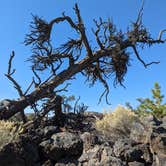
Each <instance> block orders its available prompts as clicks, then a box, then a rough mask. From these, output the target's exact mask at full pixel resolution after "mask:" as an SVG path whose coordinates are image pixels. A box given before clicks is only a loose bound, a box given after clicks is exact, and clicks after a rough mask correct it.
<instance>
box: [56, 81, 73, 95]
mask: <svg viewBox="0 0 166 166" xmlns="http://www.w3.org/2000/svg"><path fill="white" fill-rule="evenodd" d="M70 85H71V84H70V83H67V84H66V85H65V86H64V87H63V88H61V89H59V90H56V91H55V94H56V93H59V92H62V91H65V92H67V90H66V89H67V87H68V86H70Z"/></svg>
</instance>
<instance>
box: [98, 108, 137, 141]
mask: <svg viewBox="0 0 166 166" xmlns="http://www.w3.org/2000/svg"><path fill="white" fill-rule="evenodd" d="M138 120H139V118H138V116H137V115H136V114H135V113H134V112H133V111H131V110H129V109H126V108H124V107H123V106H118V107H117V108H116V109H115V110H114V111H113V112H112V113H111V112H109V113H108V112H107V113H105V114H104V117H103V119H101V120H97V121H96V129H97V130H98V131H101V132H102V133H103V134H104V135H105V136H107V137H116V138H121V137H122V138H124V137H129V136H130V131H131V129H132V127H133V124H134V123H135V121H138Z"/></svg>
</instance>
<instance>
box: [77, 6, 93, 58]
mask: <svg viewBox="0 0 166 166" xmlns="http://www.w3.org/2000/svg"><path fill="white" fill-rule="evenodd" d="M74 10H75V13H76V15H77V18H78V22H79V24H78V30H79V32H80V34H81V39H82V41H83V43H84V46H85V48H86V51H87V53H88V56H90V57H92V55H93V53H92V50H91V47H90V45H89V42H88V39H87V36H86V33H85V27H84V23H83V21H82V18H81V15H80V10H79V8H78V5H77V4H75V8H74Z"/></svg>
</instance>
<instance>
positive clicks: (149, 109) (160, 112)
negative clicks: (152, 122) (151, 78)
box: [128, 82, 166, 118]
mask: <svg viewBox="0 0 166 166" xmlns="http://www.w3.org/2000/svg"><path fill="white" fill-rule="evenodd" d="M151 92H152V98H151V99H150V98H145V99H143V98H138V99H137V101H138V102H139V103H140V104H139V105H138V107H137V108H136V109H135V112H136V113H137V114H138V115H139V116H146V115H149V114H151V115H154V116H155V117H157V118H162V117H163V116H166V103H163V99H164V95H162V94H161V87H160V86H159V84H158V83H157V82H156V83H155V84H154V88H153V89H152V90H151ZM128 105H129V104H128Z"/></svg>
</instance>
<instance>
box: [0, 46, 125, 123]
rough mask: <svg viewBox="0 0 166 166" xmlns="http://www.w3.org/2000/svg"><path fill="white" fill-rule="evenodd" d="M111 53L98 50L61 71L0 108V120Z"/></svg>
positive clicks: (23, 107) (13, 113) (18, 110)
mask: <svg viewBox="0 0 166 166" xmlns="http://www.w3.org/2000/svg"><path fill="white" fill-rule="evenodd" d="M126 47H127V45H126ZM111 52H112V49H109V50H105V51H102V50H100V51H98V52H96V54H94V55H93V57H86V58H84V59H83V60H82V61H80V62H78V63H77V64H74V65H73V66H71V67H69V68H68V69H67V70H64V71H62V72H61V73H59V74H58V75H57V76H55V77H54V78H53V79H52V80H50V81H49V82H48V83H45V84H42V85H41V86H40V87H38V88H36V89H35V90H34V91H33V92H32V93H30V94H28V95H26V96H25V97H21V98H19V99H18V100H11V101H10V102H9V103H8V105H7V106H5V107H0V120H1V119H9V118H10V117H12V116H13V115H15V114H16V113H18V112H20V110H24V109H25V108H26V107H28V106H30V105H31V104H33V103H35V102H36V101H38V100H40V99H42V98H45V97H47V96H48V95H49V93H50V92H51V91H52V90H53V89H54V88H56V87H58V86H59V85H60V84H62V83H64V82H65V81H66V80H68V79H70V78H71V77H72V76H74V75H75V74H76V73H79V72H80V71H82V70H83V69H85V68H86V67H87V66H88V65H89V64H91V63H93V62H95V61H96V60H97V59H99V58H101V57H103V56H104V55H105V54H108V53H109V54H111Z"/></svg>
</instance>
